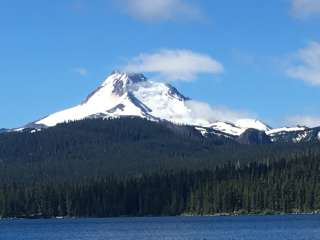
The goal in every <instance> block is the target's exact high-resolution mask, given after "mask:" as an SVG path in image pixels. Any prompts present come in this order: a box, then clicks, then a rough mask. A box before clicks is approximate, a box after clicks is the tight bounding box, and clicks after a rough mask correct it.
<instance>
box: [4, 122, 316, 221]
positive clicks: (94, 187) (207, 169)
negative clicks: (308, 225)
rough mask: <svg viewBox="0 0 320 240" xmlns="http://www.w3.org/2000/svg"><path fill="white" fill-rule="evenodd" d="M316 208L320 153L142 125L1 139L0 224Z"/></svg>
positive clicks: (88, 126) (67, 127)
mask: <svg viewBox="0 0 320 240" xmlns="http://www.w3.org/2000/svg"><path fill="white" fill-rule="evenodd" d="M319 210H320V147H319V143H318V142H309V143H301V144H292V143H291V144H271V143H270V144H252V145H243V144H239V143H237V142H235V141H233V140H231V139H228V138H225V137H222V136H218V135H213V136H207V137H203V136H202V135H201V134H200V133H199V132H197V131H195V130H194V128H192V127H189V126H177V125H174V124H172V123H168V122H163V123H155V122H151V121H147V120H143V119H135V118H121V119H113V120H101V119H91V120H83V121H78V122H71V123H64V124H60V125H58V126H56V127H53V128H48V129H43V130H41V131H30V129H27V130H25V131H23V132H12V133H3V134H0V217H55V216H66V217H116V216H163V215H166V216H168V215H170V216H172V215H182V214H185V215H211V214H248V213H261V214H269V213H270V214H271V213H302V212H318V211H319Z"/></svg>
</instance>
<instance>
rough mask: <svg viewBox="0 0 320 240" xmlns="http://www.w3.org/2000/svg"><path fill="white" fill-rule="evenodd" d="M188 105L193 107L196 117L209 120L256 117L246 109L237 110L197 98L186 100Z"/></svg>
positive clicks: (232, 120) (233, 120)
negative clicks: (196, 99)
mask: <svg viewBox="0 0 320 240" xmlns="http://www.w3.org/2000/svg"><path fill="white" fill-rule="evenodd" d="M186 105H187V106H188V107H189V109H191V115H192V117H193V118H194V119H205V120H207V121H208V122H215V121H227V122H235V121H237V120H239V119H242V118H252V117H254V115H253V114H251V113H249V112H246V111H237V110H233V109H230V108H228V107H224V106H213V105H209V104H208V103H205V102H200V101H195V100H189V101H186Z"/></svg>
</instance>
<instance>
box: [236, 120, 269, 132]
mask: <svg viewBox="0 0 320 240" xmlns="http://www.w3.org/2000/svg"><path fill="white" fill-rule="evenodd" d="M235 125H236V126H237V127H239V128H241V129H248V128H253V129H257V130H259V131H263V132H266V131H269V130H271V127H269V126H268V125H266V124H264V123H263V122H261V121H259V120H257V119H239V120H237V121H236V122H235Z"/></svg>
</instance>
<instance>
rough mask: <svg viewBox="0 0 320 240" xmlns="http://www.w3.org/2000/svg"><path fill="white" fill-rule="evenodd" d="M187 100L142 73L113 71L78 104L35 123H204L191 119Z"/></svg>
mask: <svg viewBox="0 0 320 240" xmlns="http://www.w3.org/2000/svg"><path fill="white" fill-rule="evenodd" d="M187 100H188V99H187V98H186V97H184V96H183V95H182V94H180V93H179V92H178V91H177V89H175V88H174V87H172V86H171V85H169V84H165V83H161V82H154V81H148V80H147V79H146V78H145V77H144V76H143V75H142V74H128V73H121V72H115V73H113V74H112V75H111V76H109V77H108V78H107V79H106V80H105V81H104V82H103V83H102V85H101V86H99V87H98V88H97V89H96V90H95V91H94V92H92V93H91V94H90V95H89V96H88V97H87V98H86V99H85V101H83V102H82V103H81V104H80V105H77V106H75V107H72V108H69V109H66V110H63V111H60V112H57V113H54V114H51V115H49V116H47V117H45V118H43V119H41V120H39V121H36V122H35V124H41V125H45V126H49V127H51V126H55V125H57V124H58V123H62V122H68V121H75V120H81V119H84V118H94V117H105V118H110V117H120V116H137V117H143V118H147V119H150V120H160V119H164V120H168V121H171V122H174V123H180V124H190V125H203V124H208V122H207V121H206V120H205V119H194V118H192V115H191V110H190V109H189V108H188V107H187V106H186V104H185V103H186V101H187Z"/></svg>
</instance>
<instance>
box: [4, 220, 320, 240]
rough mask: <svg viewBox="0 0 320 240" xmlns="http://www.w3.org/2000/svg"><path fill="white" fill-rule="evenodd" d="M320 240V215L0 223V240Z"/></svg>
mask: <svg viewBox="0 0 320 240" xmlns="http://www.w3.org/2000/svg"><path fill="white" fill-rule="evenodd" d="M53 239H54V240H83V239H92V240H107V239H116V240H131V239H132V240H153V239H157V240H158V239H160V240H211V239H218V240H238V239H239V240H240V239H241V240H242V239H243V240H251V239H252V240H253V239H254V240H257V239H258V240H271V239H272V240H273V239H276V240H296V239H297V240H317V239H319V240H320V216H319V215H299V216H297V215H290V216H240V217H160V218H108V219H62V220H58V219H52V220H0V240H53Z"/></svg>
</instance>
